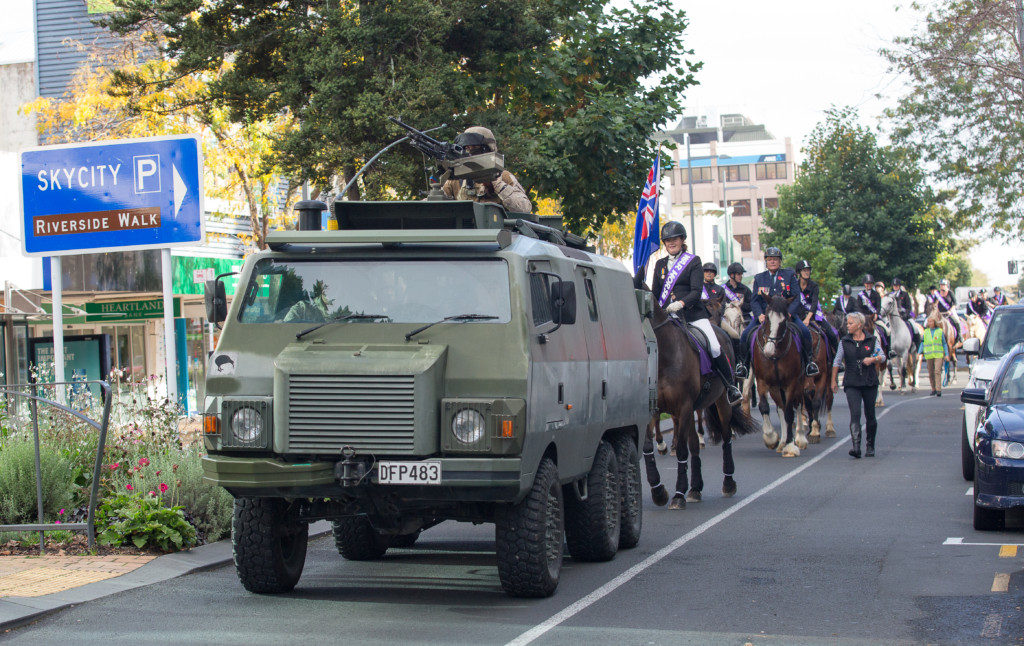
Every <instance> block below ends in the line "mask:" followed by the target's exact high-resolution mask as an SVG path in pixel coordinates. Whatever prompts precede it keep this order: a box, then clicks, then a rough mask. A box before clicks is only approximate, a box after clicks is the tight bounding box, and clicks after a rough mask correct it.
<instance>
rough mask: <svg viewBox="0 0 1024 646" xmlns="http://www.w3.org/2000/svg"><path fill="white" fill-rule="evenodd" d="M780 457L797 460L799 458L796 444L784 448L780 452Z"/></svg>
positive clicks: (798, 448) (798, 449)
mask: <svg viewBox="0 0 1024 646" xmlns="http://www.w3.org/2000/svg"><path fill="white" fill-rule="evenodd" d="M782 457H784V458H798V457H800V447H798V446H797V445H796V444H788V445H786V448H784V449H783V450H782Z"/></svg>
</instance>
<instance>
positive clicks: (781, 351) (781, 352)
mask: <svg viewBox="0 0 1024 646" xmlns="http://www.w3.org/2000/svg"><path fill="white" fill-rule="evenodd" d="M764 320H765V321H767V320H768V317H767V316H765V319H764ZM762 330H763V331H765V332H768V334H766V335H764V336H763V337H762V336H761V331H762ZM789 332H790V329H789V322H788V321H787V322H786V323H784V324H783V325H782V333H781V334H780V335H779V336H772V335H771V326H770V325H768V326H766V325H765V324H764V323H762V324H761V325H760V326H759V327H758V330H757V337H756V338H757V341H758V343H757V349H758V350H760V351H761V356H763V357H764V358H765V359H770V360H771V361H772V362H773V363H775V362H778V360H779V358H780V357H784V356H785V355H786V354H787V353H788V352H789V346H791V345H792V344H793V336H792V335H791V334H788V333H789ZM783 339H785V340H786V341H788V343H786V345H785V347H783V346H782V341H783ZM769 341H772V342H773V343H775V344H776V345H778V346H779V347H778V350H777V351H776V353H775V354H776V356H774V357H769V356H768V355H767V354H765V352H764V346H765V344H766V343H768V342H769Z"/></svg>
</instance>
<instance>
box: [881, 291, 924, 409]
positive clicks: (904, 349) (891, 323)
mask: <svg viewBox="0 0 1024 646" xmlns="http://www.w3.org/2000/svg"><path fill="white" fill-rule="evenodd" d="M878 315H879V316H880V317H881V318H882V319H884V320H885V322H886V324H887V325H888V327H889V349H890V351H892V352H893V353H894V354H895V355H896V356H895V357H893V358H892V359H891V360H890V361H889V362H888V366H887V368H888V372H889V390H896V379H895V377H894V375H893V369H895V370H896V374H898V375H899V376H900V385H899V391H900V392H901V393H902V392H903V390H904V389H905V388H906V386H907V381H908V374H907V373H908V372H909V373H910V375H909V377H910V378H909V381H910V387H911V391H910V392H917V370H916V368H917V366H918V362H917V360H915V359H916V357H917V354H918V353H917V347H916V346H915V345H914V340H913V337H912V336H911V335H910V329H909V328H907V326H906V325H905V324H904V322H903V317H901V316H900V312H899V306H898V305H897V304H896V297H895V296H893V295H892V294H887V295H886V296H884V297H882V304H881V307H879V308H878ZM879 390H881V389H879Z"/></svg>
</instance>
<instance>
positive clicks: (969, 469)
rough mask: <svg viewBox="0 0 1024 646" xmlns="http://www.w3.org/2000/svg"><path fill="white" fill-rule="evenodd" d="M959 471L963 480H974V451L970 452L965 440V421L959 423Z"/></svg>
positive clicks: (968, 442)
mask: <svg viewBox="0 0 1024 646" xmlns="http://www.w3.org/2000/svg"><path fill="white" fill-rule="evenodd" d="M960 425H961V427H960V470H961V471H962V472H963V474H964V480H968V481H970V480H974V451H972V450H971V443H970V441H969V440H968V439H967V420H966V419H965V420H963V421H961V422H960Z"/></svg>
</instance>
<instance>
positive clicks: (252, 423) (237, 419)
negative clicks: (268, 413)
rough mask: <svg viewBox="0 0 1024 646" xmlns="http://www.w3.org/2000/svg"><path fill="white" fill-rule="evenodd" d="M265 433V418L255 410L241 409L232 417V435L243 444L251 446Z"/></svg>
mask: <svg viewBox="0 0 1024 646" xmlns="http://www.w3.org/2000/svg"><path fill="white" fill-rule="evenodd" d="M262 432H263V416H262V415H260V414H259V411H257V410H256V409H255V408H239V409H238V410H236V411H235V414H234V415H232V416H231V433H232V434H233V435H234V436H235V439H236V440H237V441H238V442H240V443H243V444H251V443H253V442H255V441H256V440H257V439H259V437H260V433H262Z"/></svg>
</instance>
